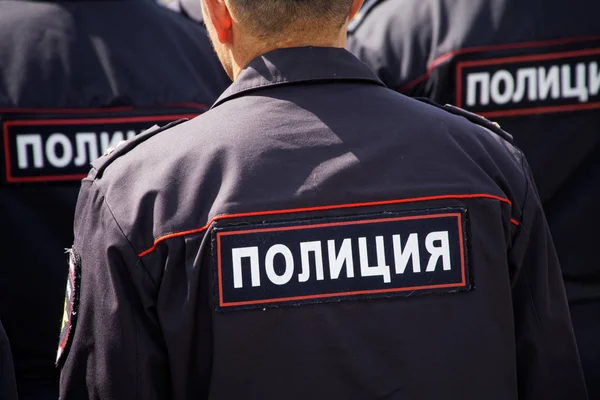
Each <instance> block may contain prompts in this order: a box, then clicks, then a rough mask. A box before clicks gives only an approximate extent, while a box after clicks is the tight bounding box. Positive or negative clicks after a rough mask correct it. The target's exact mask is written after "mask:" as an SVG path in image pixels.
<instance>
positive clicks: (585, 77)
mask: <svg viewBox="0 0 600 400" xmlns="http://www.w3.org/2000/svg"><path fill="white" fill-rule="evenodd" d="M589 45H590V46H593V45H591V44H589ZM559 48H560V47H559ZM553 50H554V51H553ZM538 51H540V50H538ZM482 53H484V52H482ZM515 53H518V52H516V51H515ZM477 57H482V58H481V59H477ZM460 58H468V59H467V60H459V61H457V64H456V99H455V104H456V105H457V106H458V107H461V108H466V109H467V110H469V111H471V112H474V113H477V114H480V115H483V116H485V117H487V118H500V117H515V116H522V115H538V114H549V113H558V112H598V109H600V49H599V48H597V44H596V45H595V46H593V47H591V48H581V49H572V50H568V51H558V49H553V48H552V47H549V48H544V52H543V53H541V54H521V55H507V56H500V57H496V58H488V57H484V55H483V54H478V53H470V54H469V55H468V56H466V55H465V56H461V57H460Z"/></svg>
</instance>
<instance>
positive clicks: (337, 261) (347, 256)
mask: <svg viewBox="0 0 600 400" xmlns="http://www.w3.org/2000/svg"><path fill="white" fill-rule="evenodd" d="M327 252H328V254H329V275H330V276H331V279H338V278H339V277H340V273H341V272H342V268H343V267H344V264H345V265H346V276H347V277H348V278H354V261H353V259H352V241H351V240H350V239H344V240H343V241H342V245H341V246H340V251H339V252H338V253H337V256H336V254H335V240H328V241H327Z"/></svg>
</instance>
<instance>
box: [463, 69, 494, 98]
mask: <svg viewBox="0 0 600 400" xmlns="http://www.w3.org/2000/svg"><path fill="white" fill-rule="evenodd" d="M477 84H480V85H481V96H480V97H479V103H480V104H481V105H483V106H485V105H487V104H489V103H490V74H489V73H488V72H477V73H474V74H468V75H467V105H468V106H474V105H476V104H477Z"/></svg>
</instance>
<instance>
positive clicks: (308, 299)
mask: <svg viewBox="0 0 600 400" xmlns="http://www.w3.org/2000/svg"><path fill="white" fill-rule="evenodd" d="M466 217H467V212H466V209H464V208H457V207H454V208H440V209H428V210H419V211H414V212H385V213H378V214H364V215H354V216H350V217H323V218H319V219H309V220H291V221H285V222H281V221H277V222H270V223H260V224H249V225H240V224H237V225H228V226H219V225H217V226H215V227H214V230H213V257H212V258H213V264H214V265H215V277H216V284H215V298H216V309H217V310H221V311H225V310H235V309H247V308H265V307H277V306H282V305H298V304H304V303H322V302H331V301H342V300H349V299H356V300H360V299H370V298H382V297H408V296H412V295H414V294H423V293H434V292H459V291H468V290H471V288H472V285H471V282H470V276H469V264H468V261H469V260H468V257H467V236H466V222H467V221H466Z"/></svg>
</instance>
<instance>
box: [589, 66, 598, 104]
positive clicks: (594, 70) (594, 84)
mask: <svg viewBox="0 0 600 400" xmlns="http://www.w3.org/2000/svg"><path fill="white" fill-rule="evenodd" d="M588 90H589V91H590V96H596V95H597V94H598V91H600V73H598V63H597V62H596V61H594V62H591V63H590V70H589V82H588Z"/></svg>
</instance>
